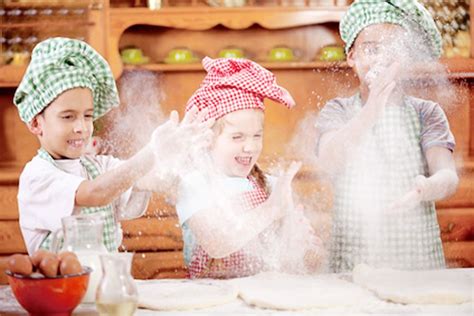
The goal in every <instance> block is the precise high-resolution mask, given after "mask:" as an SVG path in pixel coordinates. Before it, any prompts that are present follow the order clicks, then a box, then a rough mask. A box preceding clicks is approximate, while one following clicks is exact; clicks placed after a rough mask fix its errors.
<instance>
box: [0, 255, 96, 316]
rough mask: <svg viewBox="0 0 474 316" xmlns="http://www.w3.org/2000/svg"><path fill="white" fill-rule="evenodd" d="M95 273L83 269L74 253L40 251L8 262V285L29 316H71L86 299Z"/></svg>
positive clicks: (17, 256)
mask: <svg viewBox="0 0 474 316" xmlns="http://www.w3.org/2000/svg"><path fill="white" fill-rule="evenodd" d="M91 271H92V269H90V268H88V267H82V266H81V264H80V263H79V260H78V259H77V256H76V255H75V254H74V253H73V252H62V253H60V254H55V253H52V252H49V251H46V250H38V251H37V252H35V253H34V254H33V255H32V256H31V257H29V256H27V255H21V254H15V255H12V256H11V257H10V258H9V259H8V270H7V271H6V274H7V277H8V283H9V284H10V287H11V289H12V292H13V295H14V296H15V298H16V299H17V301H18V303H20V305H21V306H22V307H23V308H24V309H26V310H27V311H28V313H29V314H30V315H56V316H62V315H71V314H72V311H73V310H74V309H75V308H76V307H77V305H79V303H80V302H81V300H82V298H83V297H84V295H85V293H86V290H87V285H88V283H89V275H90V273H91Z"/></svg>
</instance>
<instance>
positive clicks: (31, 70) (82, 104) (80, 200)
mask: <svg viewBox="0 0 474 316" xmlns="http://www.w3.org/2000/svg"><path fill="white" fill-rule="evenodd" d="M14 104H15V105H16V106H17V107H18V111H19V114H20V118H21V119H22V120H23V121H24V122H25V123H26V124H27V126H28V128H29V130H30V131H31V132H32V133H33V134H35V135H36V136H37V137H38V140H39V143H40V146H41V147H40V149H39V150H38V154H37V155H36V156H35V157H34V158H33V159H32V160H31V161H30V162H28V163H27V165H26V166H25V168H24V170H23V172H22V174H21V176H20V183H19V192H18V206H19V213H20V226H21V231H22V234H23V237H24V240H25V243H26V246H27V249H28V252H29V253H30V254H31V253H33V252H34V251H35V250H37V249H38V248H50V246H51V241H52V235H53V234H52V232H55V231H57V230H59V229H61V218H63V217H65V216H69V215H75V214H90V213H100V214H102V217H103V219H104V234H103V237H104V244H105V246H106V247H107V249H108V250H109V251H116V250H117V248H118V246H119V245H120V242H121V238H122V234H121V230H120V225H119V220H121V219H125V218H133V217H137V216H140V215H141V214H142V213H143V212H144V211H145V209H146V207H147V204H148V200H149V197H150V193H149V190H150V189H152V188H154V187H153V186H152V185H155V183H156V182H155V180H156V177H155V175H154V173H153V172H151V171H152V169H153V168H154V167H156V165H158V163H157V161H158V162H163V161H164V160H166V159H168V160H169V159H171V160H179V159H180V158H181V157H183V156H186V152H185V151H184V150H185V149H186V148H188V147H191V144H193V146H196V144H197V145H199V144H200V143H207V141H208V138H209V135H208V134H206V130H208V126H207V125H204V124H199V122H200V121H201V120H202V118H203V115H205V113H204V114H198V113H197V112H198V111H197V110H194V111H191V112H190V113H189V115H187V116H186V117H185V118H184V120H183V122H182V123H179V121H178V116H177V113H176V112H173V113H172V114H171V117H170V120H169V121H168V122H166V123H165V124H163V125H161V126H159V127H158V128H157V129H156V130H155V131H154V133H153V135H152V138H151V141H150V142H149V143H148V144H147V145H146V146H145V147H144V148H143V149H141V150H140V151H139V152H138V153H136V154H135V155H134V156H132V157H131V158H129V159H128V160H125V161H120V160H118V159H116V158H114V157H112V156H108V155H92V154H88V153H87V150H86V149H87V146H88V144H89V143H90V141H91V137H92V132H93V120H94V119H97V118H99V117H101V116H102V115H104V114H106V113H107V112H108V111H109V110H110V109H111V108H113V107H116V106H118V105H119V98H118V93H117V88H116V85H115V81H114V78H113V76H112V72H111V70H110V68H109V66H108V64H107V62H106V61H105V60H104V59H103V58H102V57H101V56H100V55H99V54H98V53H97V52H96V51H95V50H94V49H93V48H92V47H90V46H89V45H88V44H86V43H85V42H83V41H78V40H73V39H67V38H51V39H48V40H45V41H43V42H41V43H39V44H38V45H37V46H36V47H35V49H34V50H33V53H32V58H31V62H30V64H29V66H28V68H27V70H26V73H25V75H24V77H23V79H22V81H21V83H20V85H19V86H18V89H17V90H16V92H15V96H14ZM192 135H198V137H197V138H196V137H194V138H192V137H191V136H192ZM177 144H181V147H179V146H178V145H177ZM176 147H179V148H181V149H184V150H183V152H180V151H179V150H176V151H174V153H175V154H174V155H173V152H171V151H170V148H175V149H176ZM179 148H178V149H179Z"/></svg>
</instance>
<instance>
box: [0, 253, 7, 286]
mask: <svg viewBox="0 0 474 316" xmlns="http://www.w3.org/2000/svg"><path fill="white" fill-rule="evenodd" d="M8 257H9V256H0V284H8V280H7V275H6V274H5V270H6V269H7V260H8Z"/></svg>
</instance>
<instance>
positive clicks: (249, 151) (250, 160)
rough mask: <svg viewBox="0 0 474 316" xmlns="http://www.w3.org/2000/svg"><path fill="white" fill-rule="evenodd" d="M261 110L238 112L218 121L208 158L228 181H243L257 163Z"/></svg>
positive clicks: (260, 149) (259, 149)
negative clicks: (238, 178)
mask: <svg viewBox="0 0 474 316" xmlns="http://www.w3.org/2000/svg"><path fill="white" fill-rule="evenodd" d="M263 120H264V114H263V111H261V110H254V109H249V110H238V111H235V112H232V113H229V114H227V115H225V116H224V117H222V118H220V119H219V120H218V121H217V122H216V124H215V126H214V130H215V134H216V138H215V140H214V145H213V147H212V149H211V156H212V158H213V160H214V162H215V163H216V164H217V167H218V168H219V169H220V171H222V172H223V173H224V174H226V175H227V176H230V177H242V178H245V177H247V176H248V175H249V173H250V171H251V170H252V168H253V166H254V165H255V163H256V162H257V160H258V158H259V157H260V154H261V152H262V147H263Z"/></svg>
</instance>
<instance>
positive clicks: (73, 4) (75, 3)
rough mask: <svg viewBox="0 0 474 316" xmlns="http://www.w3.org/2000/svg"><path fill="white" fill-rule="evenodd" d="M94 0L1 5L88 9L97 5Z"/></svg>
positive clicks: (8, 0) (32, 0)
mask: <svg viewBox="0 0 474 316" xmlns="http://www.w3.org/2000/svg"><path fill="white" fill-rule="evenodd" d="M98 3H99V2H98V1H96V0H69V1H64V0H63V1H59V0H58V1H51V0H30V1H25V0H23V1H12V0H4V1H2V4H3V6H4V7H5V8H28V9H29V8H55V7H60V8H62V7H64V6H67V7H68V8H73V7H86V8H87V7H90V6H96V5H98Z"/></svg>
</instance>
